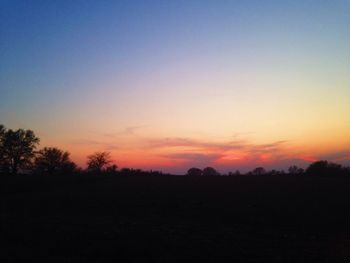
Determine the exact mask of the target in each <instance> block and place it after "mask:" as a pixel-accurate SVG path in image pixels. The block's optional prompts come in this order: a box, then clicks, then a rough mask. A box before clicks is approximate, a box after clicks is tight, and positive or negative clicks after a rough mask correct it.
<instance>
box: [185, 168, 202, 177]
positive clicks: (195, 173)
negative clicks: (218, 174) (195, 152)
mask: <svg viewBox="0 0 350 263" xmlns="http://www.w3.org/2000/svg"><path fill="white" fill-rule="evenodd" d="M202 174H203V172H202V170H201V169H199V168H196V167H192V168H190V169H188V171H187V176H201V175H202Z"/></svg>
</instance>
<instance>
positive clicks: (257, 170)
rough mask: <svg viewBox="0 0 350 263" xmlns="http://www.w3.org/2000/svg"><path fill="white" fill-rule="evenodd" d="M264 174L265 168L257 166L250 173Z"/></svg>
mask: <svg viewBox="0 0 350 263" xmlns="http://www.w3.org/2000/svg"><path fill="white" fill-rule="evenodd" d="M264 174H266V170H265V168H264V167H257V168H255V169H254V170H253V171H252V175H264Z"/></svg>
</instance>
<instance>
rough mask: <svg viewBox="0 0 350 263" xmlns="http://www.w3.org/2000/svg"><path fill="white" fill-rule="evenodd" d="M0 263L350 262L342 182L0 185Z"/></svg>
mask: <svg viewBox="0 0 350 263" xmlns="http://www.w3.org/2000/svg"><path fill="white" fill-rule="evenodd" d="M0 198H1V199H0V201H1V241H2V245H1V248H0V262H135V263H136V262H350V216H349V215H350V213H349V208H350V180H349V179H346V178H307V177H304V178H302V177H299V178H298V177H288V176H284V177H282V176H280V177H212V178H209V177H208V178H205V177H200V178H190V177H108V176H81V177H68V176H67V177H66V176H64V177H34V176H17V177H7V176H6V177H2V178H0Z"/></svg>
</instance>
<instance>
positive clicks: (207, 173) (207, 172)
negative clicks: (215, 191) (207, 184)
mask: <svg viewBox="0 0 350 263" xmlns="http://www.w3.org/2000/svg"><path fill="white" fill-rule="evenodd" d="M218 175H220V174H219V172H218V171H216V170H215V169H214V168H213V167H206V168H204V169H203V176H218Z"/></svg>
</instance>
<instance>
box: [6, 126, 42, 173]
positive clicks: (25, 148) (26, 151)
mask: <svg viewBox="0 0 350 263" xmlns="http://www.w3.org/2000/svg"><path fill="white" fill-rule="evenodd" d="M0 129H1V134H2V135H1V150H0V152H1V166H2V170H3V171H8V172H10V173H12V174H17V173H18V170H19V169H24V168H27V167H28V166H29V165H30V164H31V161H32V158H33V157H34V150H35V148H36V146H37V145H38V144H39V138H38V137H36V136H35V134H34V132H33V131H31V130H23V129H18V130H16V131H13V130H11V129H10V130H6V129H5V128H4V126H2V127H1V128H0Z"/></svg>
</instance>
